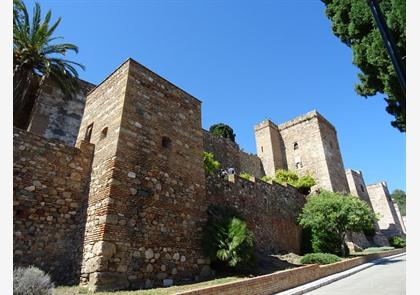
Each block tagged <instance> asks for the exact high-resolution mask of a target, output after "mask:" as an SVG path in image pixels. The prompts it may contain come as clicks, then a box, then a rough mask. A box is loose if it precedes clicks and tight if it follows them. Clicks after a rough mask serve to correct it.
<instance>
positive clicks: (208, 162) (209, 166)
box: [203, 152, 220, 174]
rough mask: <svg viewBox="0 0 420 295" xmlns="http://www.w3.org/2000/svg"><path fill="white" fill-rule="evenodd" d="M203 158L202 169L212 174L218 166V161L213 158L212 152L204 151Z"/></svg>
mask: <svg viewBox="0 0 420 295" xmlns="http://www.w3.org/2000/svg"><path fill="white" fill-rule="evenodd" d="M203 159H204V171H205V172H206V173H208V174H213V172H214V171H215V170H216V169H219V168H220V163H219V162H217V161H216V160H215V159H214V155H213V154H212V153H208V152H204V154H203Z"/></svg>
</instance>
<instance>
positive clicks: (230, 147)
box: [203, 129, 265, 178]
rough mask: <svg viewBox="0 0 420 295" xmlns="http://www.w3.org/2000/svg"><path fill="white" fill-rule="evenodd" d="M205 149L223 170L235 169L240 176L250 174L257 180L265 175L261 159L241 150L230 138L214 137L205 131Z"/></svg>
mask: <svg viewBox="0 0 420 295" xmlns="http://www.w3.org/2000/svg"><path fill="white" fill-rule="evenodd" d="M203 147H204V150H205V151H207V152H211V153H213V155H214V158H215V159H216V160H217V161H218V162H219V163H220V164H221V169H228V168H230V167H232V168H235V170H236V172H237V173H238V174H239V173H241V172H246V173H249V174H251V175H253V176H255V177H257V178H261V177H262V176H264V175H265V173H264V169H263V166H262V163H261V160H260V158H258V156H256V155H252V154H248V153H246V152H244V151H241V150H240V149H239V145H238V144H237V143H235V142H233V141H231V140H230V139H229V138H224V137H219V136H214V135H213V134H211V133H210V132H208V131H206V130H204V129H203Z"/></svg>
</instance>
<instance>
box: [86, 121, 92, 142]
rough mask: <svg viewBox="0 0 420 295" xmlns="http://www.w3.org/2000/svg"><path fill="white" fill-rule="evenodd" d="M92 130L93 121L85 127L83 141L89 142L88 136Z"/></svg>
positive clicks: (90, 135)
mask: <svg viewBox="0 0 420 295" xmlns="http://www.w3.org/2000/svg"><path fill="white" fill-rule="evenodd" d="M92 130H93V123H92V124H90V125H89V126H88V127H87V128H86V133H85V141H87V142H90V138H91V137H92Z"/></svg>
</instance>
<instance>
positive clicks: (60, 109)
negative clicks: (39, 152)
mask: <svg viewBox="0 0 420 295" xmlns="http://www.w3.org/2000/svg"><path fill="white" fill-rule="evenodd" d="M79 83H80V91H79V92H78V93H77V94H76V95H75V97H73V98H72V99H68V98H66V97H65V96H64V95H63V93H62V92H61V90H60V89H59V88H58V87H57V86H56V85H55V84H53V83H51V82H50V81H48V82H47V83H46V85H45V86H44V87H43V88H42V91H41V93H40V95H39V98H38V103H37V104H36V105H35V106H34V109H33V112H34V113H33V117H32V120H31V121H30V122H29V127H28V131H30V132H32V133H35V134H38V135H41V136H43V137H45V138H50V139H57V140H60V141H62V142H64V143H66V144H68V145H70V146H74V144H75V142H76V137H77V134H78V133H79V127H80V122H81V120H82V116H83V111H84V108H85V101H86V96H87V94H88V93H89V92H90V91H91V90H92V89H93V88H94V87H95V85H93V84H91V83H89V82H86V81H83V80H79Z"/></svg>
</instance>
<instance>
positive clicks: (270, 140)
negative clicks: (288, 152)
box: [254, 120, 286, 176]
mask: <svg viewBox="0 0 420 295" xmlns="http://www.w3.org/2000/svg"><path fill="white" fill-rule="evenodd" d="M254 130H255V139H256V142H257V155H258V157H259V158H260V159H261V162H262V164H263V167H264V172H265V174H266V175H268V176H274V174H275V172H276V170H277V169H283V168H286V165H285V154H284V145H283V144H282V141H281V138H280V133H279V130H278V128H277V125H276V124H274V123H273V122H271V121H270V120H266V121H263V122H261V123H260V124H258V125H257V126H255V129H254Z"/></svg>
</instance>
